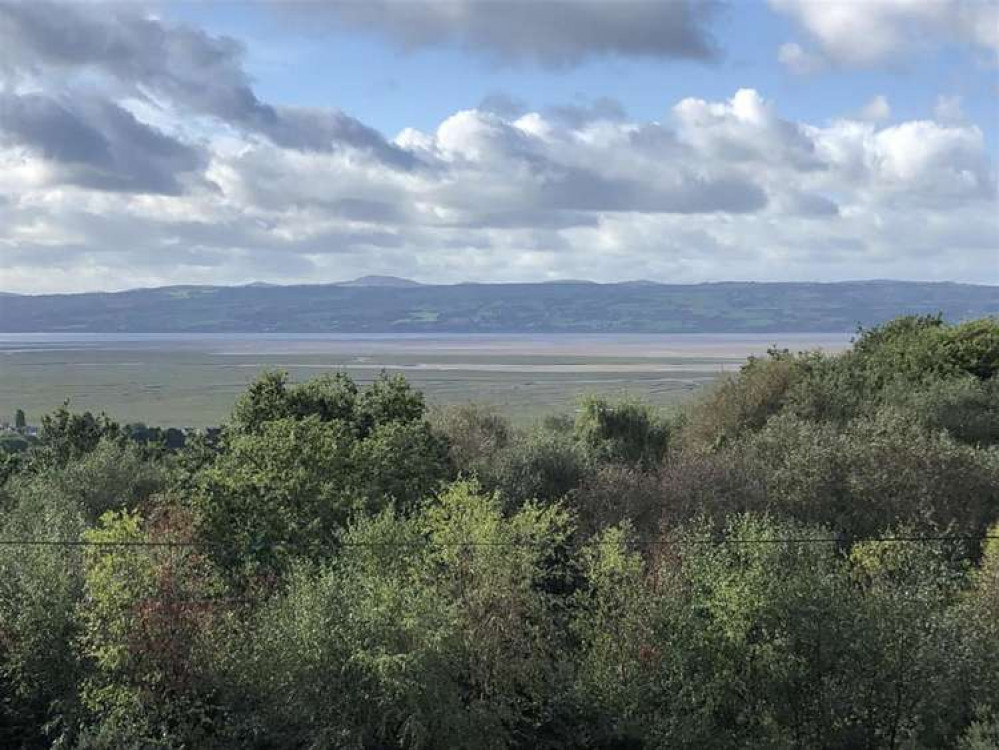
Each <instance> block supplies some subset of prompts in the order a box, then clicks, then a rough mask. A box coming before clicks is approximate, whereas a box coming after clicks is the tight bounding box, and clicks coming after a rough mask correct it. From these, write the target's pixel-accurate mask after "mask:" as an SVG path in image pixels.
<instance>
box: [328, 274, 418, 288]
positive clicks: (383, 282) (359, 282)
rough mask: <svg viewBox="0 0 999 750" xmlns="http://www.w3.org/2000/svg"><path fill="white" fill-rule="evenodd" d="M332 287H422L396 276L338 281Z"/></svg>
mask: <svg viewBox="0 0 999 750" xmlns="http://www.w3.org/2000/svg"><path fill="white" fill-rule="evenodd" d="M334 286H383V287H414V286H423V284H421V283H420V282H418V281H413V280H412V279H403V278H400V277H398V276H361V277H359V278H356V279H351V280H350V281H340V282H338V283H336V284H335V285H334Z"/></svg>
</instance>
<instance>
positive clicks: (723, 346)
mask: <svg viewBox="0 0 999 750" xmlns="http://www.w3.org/2000/svg"><path fill="white" fill-rule="evenodd" d="M849 340H850V335H849V334H840V333H835V334H799V333H795V334H772V333H771V334H759V335H757V334H667V335H646V334H625V335H615V334H607V335H603V334H601V335H594V334H552V335H523V334H490V335H480V334H446V335H442V334H426V335H423V334H414V335H396V334H383V335H379V334H374V335H372V334H328V335H320V334H308V335H287V334H78V333H74V334H61V333H60V334H0V419H2V418H3V417H5V416H9V415H10V414H12V413H13V411H14V410H15V409H17V408H24V409H25V410H26V411H27V412H28V415H29V421H37V417H38V415H40V414H41V413H43V412H45V411H48V410H50V409H52V408H55V407H57V406H58V405H59V404H60V403H62V402H63V401H64V400H66V399H67V398H68V399H69V400H70V402H71V406H72V407H73V408H76V409H92V410H105V411H107V412H108V413H110V414H112V415H114V416H116V417H117V418H119V419H122V420H125V421H144V422H148V423H153V424H172V425H181V426H206V425H212V424H217V423H219V422H220V421H221V420H222V419H224V417H225V415H226V414H227V413H228V411H229V409H230V408H231V406H232V403H233V401H234V400H235V399H236V398H237V397H238V395H239V393H240V392H241V391H242V389H243V388H245V386H246V384H247V383H248V382H249V381H251V380H252V379H253V378H254V377H255V376H256V375H257V374H258V373H259V372H260V371H261V370H264V369H274V368H281V369H286V370H288V371H289V372H290V373H291V375H292V377H293V378H295V379H296V380H297V379H304V378H308V377H313V376H315V375H317V374H319V373H322V372H327V371H335V370H343V371H346V372H348V373H349V374H350V375H351V376H352V377H354V378H355V379H356V380H358V381H359V382H362V383H363V382H368V381H370V380H371V379H372V378H373V377H375V376H376V375H377V373H378V372H379V371H380V370H386V371H388V372H399V373H402V374H404V375H405V376H406V377H407V378H408V379H409V380H410V381H411V382H413V383H414V385H415V386H416V387H418V388H420V389H422V390H423V391H424V392H425V393H426V394H427V398H428V400H429V401H430V402H432V403H455V402H463V401H478V402H482V403H490V404H495V405H496V406H497V407H498V408H500V409H502V410H503V411H505V412H507V413H508V414H510V415H511V416H512V417H514V418H515V419H518V420H528V419H532V418H537V417H538V416H539V415H541V414H544V413H546V412H551V411H555V410H566V409H571V408H573V405H574V403H575V402H576V401H577V400H578V399H579V398H580V397H581V396H582V395H584V394H586V393H601V394H607V395H610V396H620V395H624V394H627V395H631V396H637V397H640V398H644V399H646V400H649V401H653V402H659V403H664V404H667V403H675V402H676V401H678V400H680V399H683V398H685V397H689V395H690V394H692V393H694V392H696V391H697V390H699V389H700V388H703V387H704V386H705V385H707V384H709V383H710V382H711V381H713V380H715V379H716V378H718V377H719V376H722V375H724V374H725V373H727V372H732V371H735V370H737V369H738V367H739V366H740V365H741V364H742V363H743V362H744V361H745V360H746V358H747V357H748V356H750V355H754V354H757V355H758V354H763V353H765V352H766V350H767V349H768V348H769V347H770V346H774V345H776V346H779V347H782V348H788V349H791V350H804V349H814V348H821V349H823V350H825V351H837V350H840V349H842V348H844V347H845V346H847V345H848V344H849Z"/></svg>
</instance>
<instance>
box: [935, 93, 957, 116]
mask: <svg viewBox="0 0 999 750" xmlns="http://www.w3.org/2000/svg"><path fill="white" fill-rule="evenodd" d="M962 105H963V100H962V98H961V97H960V96H957V95H954V96H947V95H946V94H940V95H939V96H938V97H937V102H936V105H935V106H934V107H933V116H934V117H935V118H936V119H937V121H938V122H943V123H963V122H965V117H964V109H963V106H962Z"/></svg>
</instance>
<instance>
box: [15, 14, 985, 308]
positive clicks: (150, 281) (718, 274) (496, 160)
mask: <svg viewBox="0 0 999 750" xmlns="http://www.w3.org/2000/svg"><path fill="white" fill-rule="evenodd" d="M465 5H467V4H465V3H455V7H456V8H457V7H459V6H461V7H464V6H465ZM663 6H664V7H665V6H671V4H663ZM442 7H445V6H442ZM448 7H449V6H448ZM594 7H596V6H594ZM601 7H603V6H601ZM607 7H613V6H607ZM650 7H651V6H650ZM691 7H692V6H691ZM358 12H360V11H358ZM464 12H465V11H464V10H463V11H462V13H464ZM468 12H471V13H477V12H480V11H478V10H474V11H468ZM649 12H652V11H651V10H650V11H649ZM462 17H464V16H462ZM357 22H358V23H359V22H360V21H357ZM428 23H429V22H428ZM79 30H83V31H85V32H86V33H77V31H79ZM426 33H430V32H426ZM601 44H603V42H599V43H595V47H594V45H591V47H593V48H596V49H602V47H601V46H600V45H601ZM588 48H590V47H588ZM0 50H3V52H2V53H0V76H2V79H0V258H2V265H0V288H3V289H5V290H7V291H27V292H42V291H72V290H81V289H95V288H96V289H113V288H126V287H133V286H144V285H157V284H167V283H192V282H203V283H244V282H248V281H251V280H255V279H266V280H268V281H276V282H316V281H333V280H340V279H345V278H349V277H351V276H357V275H362V274H368V273H382V274H393V275H402V276H412V277H416V278H419V279H421V280H426V281H442V282H455V281H462V280H479V281H514V280H543V279H551V278H564V277H573V278H592V279H598V280H604V281H614V280H625V279H631V278H642V277H644V278H653V279H658V280H663V281H674V282H692V281H702V280H712V279H760V280H762V279H769V280H795V279H824V280H832V279H846V278H865V277H866V278H871V277H899V278H915V279H933V278H949V279H955V280H967V281H980V282H987V283H999V264H997V263H996V255H997V247H999V219H997V212H996V173H995V165H994V164H993V163H992V160H991V157H990V155H989V151H988V149H987V147H986V143H985V136H984V134H983V132H982V130H981V129H980V128H979V127H978V126H977V125H975V124H974V123H972V122H969V121H967V120H966V119H965V118H964V117H963V115H962V113H961V108H960V101H959V100H956V101H950V100H947V101H943V100H942V101H941V102H940V104H939V106H938V113H937V117H936V118H935V119H933V120H909V121H900V122H893V121H892V120H891V109H890V107H889V106H888V102H887V100H883V99H882V100H875V101H873V102H871V103H870V104H869V105H868V106H867V107H865V108H864V111H863V112H861V111H859V110H858V111H857V112H856V113H854V114H850V113H844V115H843V117H842V118H841V119H837V120H833V121H829V122H806V121H799V120H795V119H792V118H790V117H788V116H786V115H785V114H783V113H782V111H781V107H780V103H779V102H774V101H770V100H768V99H767V98H766V97H765V96H764V95H763V94H762V93H761V92H759V91H757V90H754V89H751V88H745V89H741V90H737V91H733V92H732V93H731V96H729V97H728V98H725V99H721V100H707V99H700V98H696V97H689V98H684V99H682V100H680V101H675V102H672V103H664V106H663V109H662V115H661V117H659V118H657V119H655V120H651V121H648V120H646V121H636V120H634V119H632V118H629V117H628V115H627V113H626V112H625V111H624V110H623V108H621V106H620V105H619V104H618V103H616V102H614V101H613V100H597V101H594V102H589V103H586V102H578V101H576V102H574V103H573V104H571V105H558V104H557V103H553V106H550V107H548V108H546V109H544V110H542V111H540V112H533V111H529V110H528V108H526V107H524V105H523V104H521V103H520V102H517V101H516V100H514V99H512V98H510V97H504V96H502V95H495V96H492V97H489V98H488V100H487V101H484V102H483V104H482V105H480V106H479V107H477V108H473V109H467V110H463V111H459V112H454V113H452V114H451V115H450V116H448V117H446V118H444V119H443V120H442V121H441V122H440V123H438V125H437V126H436V127H435V128H432V129H429V130H424V131H421V130H417V129H412V128H409V129H405V130H403V131H402V132H400V133H398V134H396V135H395V136H394V137H386V136H384V135H382V134H381V133H379V132H378V131H377V130H375V129H373V128H371V127H369V126H367V125H366V124H364V123H362V122H360V121H358V120H357V119H355V118H352V117H351V116H349V115H347V114H345V113H343V112H340V111H337V110H334V109H326V108H303V107H284V106H278V105H274V104H271V103H268V102H266V101H262V100H261V99H260V97H259V96H258V95H257V94H256V92H255V91H254V89H253V86H252V83H251V81H250V79H249V77H248V75H247V74H246V71H245V67H244V64H243V50H242V47H241V46H240V45H239V44H238V43H237V42H235V41H234V40H231V39H228V38H225V37H219V36H212V35H209V34H207V33H205V32H203V31H201V30H199V29H194V28H190V27H187V26H183V25H176V24H169V23H167V22H165V21H163V20H160V19H157V18H155V17H152V16H149V15H144V14H143V13H142V12H141V10H140V9H137V8H134V7H131V6H129V7H118V6H116V7H115V9H114V10H113V11H112V10H111V9H110V8H106V9H105V10H104V11H102V12H101V13H99V14H95V13H88V12H86V9H85V7H84V6H80V5H69V6H57V5H53V4H49V3H38V2H32V3H30V4H29V3H17V4H11V3H5V4H0ZM525 54H526V53H525ZM532 54H534V53H532ZM551 59H552V60H556V59H563V58H558V57H554V58H551ZM565 59H568V58H565ZM205 71H207V72H205Z"/></svg>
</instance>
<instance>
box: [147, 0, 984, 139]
mask: <svg viewBox="0 0 999 750" xmlns="http://www.w3.org/2000/svg"><path fill="white" fill-rule="evenodd" d="M932 1H936V0H932ZM164 12H165V13H166V14H167V15H168V16H169V17H171V18H176V19H178V20H183V21H186V22H188V23H192V24H195V25H197V26H200V27H202V28H205V29H210V30H212V31H214V32H216V33H219V34H226V35H229V36H232V37H235V38H237V39H241V40H244V42H245V43H246V52H247V58H246V67H247V70H248V71H249V72H250V73H251V74H252V76H253V77H254V79H255V81H256V84H257V86H256V88H257V90H258V92H259V93H260V94H261V96H262V98H264V99H266V100H269V101H274V102H280V103H282V104H289V105H304V106H309V105H317V104H319V105H325V106H333V107H339V108H341V109H344V110H346V111H347V112H349V113H351V114H352V115H354V116H356V117H358V118H359V119H361V120H363V121H364V122H367V123H368V124H371V125H373V126H374V127H377V128H379V129H381V130H382V131H383V132H384V133H386V134H388V135H393V134H394V133H396V132H398V131H399V130H402V129H403V128H405V127H417V128H420V129H424V130H430V129H433V128H435V127H436V126H437V125H438V124H439V123H440V122H441V121H442V120H444V119H445V118H446V117H448V116H449V115H450V114H452V113H454V112H455V111H457V110H460V109H468V108H473V107H476V106H477V105H479V104H480V103H481V102H482V100H483V99H485V98H486V97H487V96H490V95H494V94H505V95H506V96H509V97H510V98H512V99H514V100H517V101H520V102H523V103H524V104H525V105H526V107H528V108H529V109H543V108H544V107H547V106H551V105H558V104H564V103H586V102H592V101H593V100H596V99H600V98H601V97H609V98H613V99H616V100H618V101H619V102H620V103H621V104H622V105H623V107H624V109H625V111H626V112H627V114H628V115H629V116H630V117H632V118H635V119H639V120H654V119H661V118H663V117H664V116H666V114H667V113H668V111H669V108H670V106H672V104H673V103H674V102H676V101H678V100H680V99H683V98H685V97H688V96H696V97H700V98H705V99H712V100H719V99H724V98H727V97H729V96H731V95H732V94H733V93H734V92H735V91H736V90H738V89H740V88H745V87H752V88H755V89H757V90H759V91H760V92H761V93H763V94H764V95H765V96H767V97H768V98H771V99H774V100H776V101H778V102H779V103H780V106H781V110H782V112H784V113H785V114H786V115H787V116H788V117H790V118H793V119H803V120H809V121H813V122H821V121H826V120H831V119H835V118H839V117H842V116H844V115H845V114H849V113H851V112H854V111H859V110H861V109H862V108H863V107H864V105H866V104H867V103H868V102H869V101H870V100H871V99H872V98H874V97H875V96H878V95H883V96H886V97H887V98H888V99H889V101H890V105H891V109H892V112H893V117H894V119H898V120H910V119H919V118H931V117H932V116H933V110H934V107H935V105H936V102H937V97H939V96H941V95H945V96H959V97H961V99H962V105H963V109H964V111H965V113H966V114H967V116H968V118H969V119H971V120H973V121H976V122H979V123H982V125H983V127H987V128H988V130H987V131H986V132H987V136H988V138H989V142H990V148H992V149H994V148H995V140H996V132H995V129H996V125H997V124H999V97H997V85H999V77H997V71H996V68H995V66H994V65H988V64H987V62H988V53H982V52H980V51H978V50H975V49H973V48H969V47H967V46H966V45H963V44H960V43H953V42H949V41H948V42H946V43H943V44H941V45H940V46H939V47H935V48H934V49H932V50H931V51H929V52H928V53H924V54H920V55H913V56H911V57H904V58H902V59H899V60H897V61H893V62H892V63H890V64H887V65H884V66H877V67H872V68H866V69H863V68H862V69H859V70H858V69H857V68H851V67H835V66H833V67H830V69H828V70H825V71H823V72H822V73H821V74H819V75H815V76H801V75H796V74H794V73H792V72H791V71H789V70H788V69H787V68H786V67H785V66H783V65H781V64H780V62H779V61H778V50H779V48H780V46H781V45H782V44H784V43H786V42H788V41H790V40H794V39H801V37H802V33H801V31H800V29H799V28H798V27H797V26H796V24H795V23H794V22H793V21H792V20H790V19H789V18H787V17H786V16H784V15H781V14H780V13H777V12H774V11H773V10H772V9H771V8H770V7H769V6H768V5H767V3H766V2H761V1H758V0H743V1H741V2H738V3H733V4H729V5H726V6H724V7H723V8H721V9H720V10H719V11H718V17H717V22H716V23H715V24H713V26H712V33H713V36H714V37H715V38H716V39H717V42H718V46H719V48H720V50H721V52H722V57H721V59H719V60H718V61H713V62H710V63H702V62H699V61H686V60H679V61H677V60H669V59H666V60H664V59H655V58H652V59H650V58H647V57H646V58H628V57H624V56H620V55H618V56H613V57H610V58H598V59H594V60H589V61H586V62H584V63H583V64H581V65H578V66H567V67H562V68H557V69H549V68H544V67H539V66H536V65H530V64H524V63H503V62H497V61H495V60H491V59H484V58H482V57H479V56H476V55H475V54H474V53H472V54H470V53H469V52H468V50H466V49H463V48H462V47H461V45H459V44H455V43H450V44H444V45H441V46H439V47H436V48H431V49H417V50H405V49H401V48H400V47H399V46H398V45H394V44H392V43H391V42H390V41H389V40H387V39H386V38H384V37H383V36H380V35H378V34H377V33H373V32H367V33H363V32H358V31H356V30H349V29H342V28H336V27H335V26H330V25H327V26H325V27H324V29H323V33H322V34H321V35H306V34H303V30H302V26H303V24H307V23H308V17H307V11H303V14H304V15H305V16H306V17H305V18H286V17H285V18H281V17H280V16H279V15H278V14H276V13H275V11H274V9H273V8H272V7H270V6H268V5H265V4H236V3H220V4H211V3H176V4H170V5H167V6H165V7H164Z"/></svg>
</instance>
